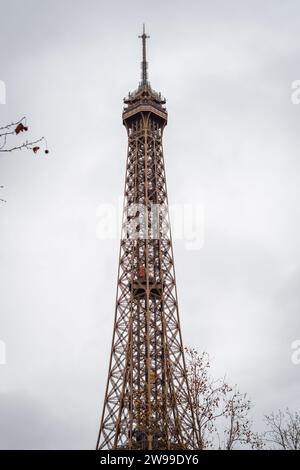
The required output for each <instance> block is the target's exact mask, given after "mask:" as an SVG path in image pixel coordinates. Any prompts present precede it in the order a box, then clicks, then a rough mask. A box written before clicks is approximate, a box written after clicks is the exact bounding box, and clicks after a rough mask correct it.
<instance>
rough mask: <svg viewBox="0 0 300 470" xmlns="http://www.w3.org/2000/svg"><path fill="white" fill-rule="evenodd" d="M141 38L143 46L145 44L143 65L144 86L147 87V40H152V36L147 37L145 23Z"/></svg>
mask: <svg viewBox="0 0 300 470" xmlns="http://www.w3.org/2000/svg"><path fill="white" fill-rule="evenodd" d="M139 38H141V39H142V44H143V60H142V63H141V67H142V83H141V84H142V85H147V84H148V62H147V57H146V40H147V39H148V38H150V36H147V34H146V30H145V23H144V24H143V34H141V35H140V36H139Z"/></svg>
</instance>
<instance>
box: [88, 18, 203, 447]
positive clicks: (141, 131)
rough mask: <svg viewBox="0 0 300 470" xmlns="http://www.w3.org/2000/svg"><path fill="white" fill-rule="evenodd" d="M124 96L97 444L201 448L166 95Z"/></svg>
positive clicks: (145, 84) (143, 84)
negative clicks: (112, 292) (174, 233)
mask: <svg viewBox="0 0 300 470" xmlns="http://www.w3.org/2000/svg"><path fill="white" fill-rule="evenodd" d="M139 38H141V39H142V64H141V68H142V73H141V81H140V83H139V86H138V88H137V89H136V90H135V91H134V92H132V93H129V95H128V97H127V98H125V99H124V103H125V107H124V110H123V115H122V118H123V124H124V126H125V127H126V130H127V134H128V153H127V165H126V178H125V192H124V211H123V223H122V234H121V244H120V255H119V270H118V286H117V297H116V310H115V319H114V327H113V339H112V348H111V355H110V362H109V372H108V379H107V386H106V391H105V398H104V406H103V413H102V417H101V423H100V431H99V436H98V441H97V449H99V450H100V449H133V450H134V449H136V450H142V449H143V450H151V449H153V450H168V449H193V448H194V418H193V410H192V406H191V401H190V395H189V390H188V382H187V372H186V366H185V359H184V347H183V343H182V337H181V329H180V321H179V315H178V303H177V290H176V280H175V272H174V258H173V249H172V240H171V233H170V226H169V215H168V200H167V187H166V175H165V165H164V156H163V143H162V138H163V131H164V128H165V126H166V124H167V119H168V114H167V111H166V107H165V104H166V100H165V99H164V98H163V97H162V96H161V94H160V93H157V92H156V91H154V90H153V89H152V87H151V86H150V83H149V81H148V64H147V59H146V41H147V39H148V38H149V36H147V34H146V33H145V26H144V28H143V33H142V35H141V36H139Z"/></svg>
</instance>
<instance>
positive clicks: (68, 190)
mask: <svg viewBox="0 0 300 470" xmlns="http://www.w3.org/2000/svg"><path fill="white" fill-rule="evenodd" d="M0 7H1V31H0V40H1V46H2V47H1V62H0V65H1V67H0V79H1V80H3V81H5V83H6V87H7V104H6V105H0V113H1V115H0V118H1V119H0V124H6V123H10V122H12V121H15V120H17V119H19V118H20V117H22V116H23V115H26V116H27V118H28V124H29V126H30V137H32V138H37V137H40V136H41V135H45V136H46V137H47V140H48V144H49V148H50V150H51V153H50V155H49V156H42V155H41V156H33V154H32V153H31V152H29V151H23V152H16V153H13V154H8V155H3V154H2V155H0V185H4V186H5V188H4V189H1V190H0V191H1V193H0V197H3V198H5V199H6V200H7V204H2V205H1V206H0V240H1V243H0V282H1V284H0V285H1V288H0V340H2V341H4V342H5V344H6V354H7V364H6V365H0V447H1V448H4V449H7V448H10V449H13V448H36V449H38V448H39V449H55V448H57V449H58V448H73V449H77V448H81V449H88V448H94V446H95V442H96V437H97V432H98V426H99V417H100V412H101V408H102V402H103V394H104V385H105V381H106V373H107V367H108V359H109V350H110V343H111V334H112V325H113V313H114V300H115V289H116V275H117V262H118V247H119V241H118V239H117V238H115V239H113V240H99V239H97V236H96V228H97V223H98V218H97V208H98V207H99V205H100V204H103V203H114V204H116V203H117V202H118V199H119V197H120V196H121V195H122V191H123V182H124V171H125V159H126V131H125V128H123V127H122V121H121V111H122V99H123V97H124V96H125V95H126V94H127V92H128V91H129V90H133V89H135V88H136V86H137V84H138V81H139V76H140V60H141V59H140V52H141V51H140V41H139V40H138V38H137V36H138V34H139V33H140V31H141V27H142V23H143V22H146V25H147V30H148V31H149V33H150V34H151V39H150V41H149V62H150V65H149V73H150V81H151V84H152V86H153V87H154V88H155V89H156V90H158V91H161V92H162V93H163V94H164V95H165V96H166V97H167V100H168V101H167V107H168V111H169V124H168V127H167V128H166V131H165V147H164V150H165V160H166V169H167V179H168V190H169V199H170V202H172V203H178V204H183V203H186V204H202V205H203V206H204V208H205V242H204V245H203V248H202V249H201V250H197V251H191V250H187V247H186V243H185V241H184V240H182V241H180V240H175V243H174V252H175V262H176V274H177V283H178V293H179V302H180V315H181V320H182V328H183V336H184V340H185V342H186V344H189V345H192V346H195V347H197V348H199V349H200V350H206V351H208V352H209V353H210V355H211V357H212V359H213V372H214V374H215V375H217V376H219V375H221V376H222V375H224V374H225V373H226V375H227V377H228V380H229V381H230V382H231V383H233V384H234V383H237V384H238V385H239V387H240V389H241V391H245V392H248V393H249V395H250V397H251V399H252V401H253V403H254V404H255V407H254V409H253V417H254V420H255V425H256V429H258V430H261V429H263V421H262V417H263V415H264V414H265V413H269V412H271V411H272V410H277V409H278V408H285V407H286V406H289V407H290V408H291V409H292V410H296V409H298V410H299V407H300V402H299V385H300V383H299V382H300V365H299V366H296V365H293V363H292V361H291V354H292V350H291V343H292V341H294V340H296V339H300V322H299V308H300V293H299V280H300V245H299V236H300V233H299V232H300V224H299V215H300V214H299V212H300V206H299V196H300V188H299V181H300V177H299V170H300V156H299V148H300V132H299V127H300V105H299V106H297V105H293V104H292V103H291V83H292V82H293V80H297V79H300V42H299V30H300V4H299V2H297V1H296V0H295V1H286V2H281V1H279V0H277V1H276V0H273V1H267V0H266V1H264V2H261V1H255V0H254V1H253V0H251V1H250V0H247V1H246V0H244V1H238V0H236V1H233V0H230V1H228V2H224V1H223V0H222V1H221V0H220V1H216V0H210V1H191V0H188V1H186V2H183V1H173V0H172V1H164V2H159V1H156V0H153V1H151V2H139V1H128V2H121V1H110V2H107V1H99V0H97V1H96V0H88V1H85V2H84V1H82V0H80V1H79V0H72V1H70V0H63V1H53V0H51V1H50V0H44V1H43V2H40V1H37V0H27V1H26V2H24V1H21V0H15V1H14V2H13V3H9V2H7V1H5V2H4V1H3V0H1V1H0ZM28 137H29V135H28Z"/></svg>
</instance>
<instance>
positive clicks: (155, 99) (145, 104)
mask: <svg viewBox="0 0 300 470" xmlns="http://www.w3.org/2000/svg"><path fill="white" fill-rule="evenodd" d="M149 37H150V36H148V35H147V34H146V32H145V25H143V34H141V35H140V36H139V38H141V39H142V47H143V54H142V62H141V69H142V73H141V81H140V83H139V86H138V88H137V89H136V90H135V91H133V92H130V93H129V94H128V96H127V97H126V98H124V103H125V105H126V106H125V107H124V109H123V115H122V117H123V123H124V124H125V125H126V126H129V127H130V122H132V120H133V118H136V117H137V116H136V115H137V114H140V113H142V112H150V113H153V114H154V115H156V116H157V118H158V119H159V120H161V121H162V124H163V126H165V125H166V124H167V120H168V113H167V110H166V107H165V106H164V105H165V104H166V99H165V98H164V97H163V96H162V95H161V93H157V92H156V91H154V90H153V89H152V88H151V85H150V82H149V80H148V62H147V47H146V42H147V39H148V38H149Z"/></svg>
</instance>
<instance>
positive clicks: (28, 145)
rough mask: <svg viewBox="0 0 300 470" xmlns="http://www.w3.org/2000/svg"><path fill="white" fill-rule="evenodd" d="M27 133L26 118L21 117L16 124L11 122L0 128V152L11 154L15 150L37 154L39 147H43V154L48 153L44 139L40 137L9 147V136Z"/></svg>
mask: <svg viewBox="0 0 300 470" xmlns="http://www.w3.org/2000/svg"><path fill="white" fill-rule="evenodd" d="M27 131H28V126H27V125H26V117H23V118H22V119H20V120H19V121H17V122H12V123H11V124H8V125H6V126H3V127H0V152H6V153H7V152H13V151H15V150H23V149H27V150H32V151H33V153H35V154H36V153H38V152H39V151H40V150H41V145H42V144H43V145H44V146H45V149H44V152H45V153H46V154H48V153H49V150H48V148H47V141H46V139H45V137H40V138H39V139H37V140H30V141H29V140H25V141H23V142H21V143H20V144H14V145H9V140H10V138H11V136H19V135H21V134H23V133H24V132H27Z"/></svg>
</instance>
